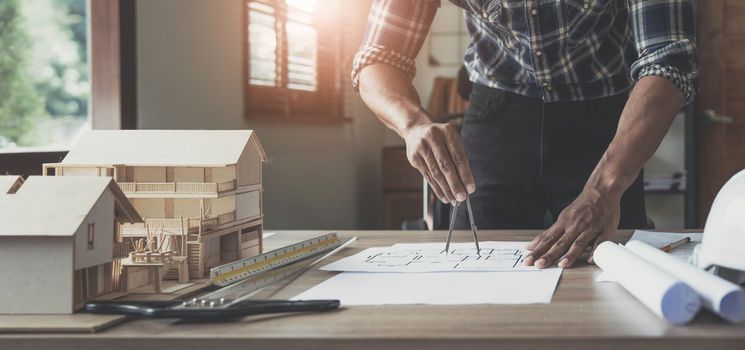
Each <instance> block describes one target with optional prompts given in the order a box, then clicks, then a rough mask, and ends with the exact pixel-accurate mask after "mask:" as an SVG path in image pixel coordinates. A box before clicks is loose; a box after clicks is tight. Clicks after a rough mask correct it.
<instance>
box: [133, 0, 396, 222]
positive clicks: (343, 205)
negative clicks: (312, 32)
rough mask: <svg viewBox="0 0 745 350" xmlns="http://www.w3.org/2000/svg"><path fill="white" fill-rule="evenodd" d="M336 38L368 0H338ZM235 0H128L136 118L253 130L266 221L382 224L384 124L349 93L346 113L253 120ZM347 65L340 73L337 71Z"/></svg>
mask: <svg viewBox="0 0 745 350" xmlns="http://www.w3.org/2000/svg"><path fill="white" fill-rule="evenodd" d="M342 3H343V4H344V5H343V6H344V7H345V8H344V9H343V13H344V14H345V18H346V19H348V20H349V22H350V23H353V25H352V26H351V27H347V28H345V29H344V31H345V38H344V41H345V42H344V45H343V46H344V47H345V50H346V51H347V52H352V51H354V50H355V49H356V48H357V46H358V44H359V41H360V39H361V37H362V32H363V30H364V24H365V22H366V16H367V11H368V8H369V0H365V1H360V0H355V1H342ZM241 4H242V1H240V0H221V1H207V0H145V1H139V2H138V4H137V42H138V44H137V45H138V46H137V55H138V61H137V64H138V99H139V101H138V102H139V106H138V108H139V110H138V113H139V115H138V118H139V120H138V126H139V127H140V128H143V129H254V130H256V131H257V133H258V136H259V139H260V140H261V142H262V143H263V145H264V147H265V148H266V151H267V153H268V155H269V159H270V161H269V163H268V164H266V165H265V167H264V212H265V219H266V220H265V228H266V230H272V229H352V228H376V227H380V226H382V218H381V217H382V189H381V188H382V186H381V179H380V173H381V171H380V158H381V156H380V154H381V148H382V146H383V144H384V140H386V139H391V137H390V136H386V134H387V133H390V132H389V131H387V130H386V129H385V128H384V127H383V126H382V124H381V123H380V122H378V121H377V119H376V118H375V117H374V116H373V115H372V113H371V112H369V110H367V108H365V107H364V105H362V103H361V101H360V100H359V98H358V97H357V96H355V95H354V94H348V96H349V97H350V99H349V101H348V102H347V105H346V110H347V111H348V117H350V118H351V121H350V122H346V123H341V124H331V125H321V124H296V123H295V124H293V123H286V122H258V121H255V120H250V119H246V118H245V117H244V113H243V86H242V83H241V82H242V67H241V64H242V52H241V50H242V45H241V40H242V39H243V33H242V30H243V29H242V24H241V10H242V5H241ZM347 76H348V73H347V72H345V73H344V78H345V79H346V77H347Z"/></svg>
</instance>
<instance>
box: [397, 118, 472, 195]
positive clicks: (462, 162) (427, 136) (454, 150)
mask: <svg viewBox="0 0 745 350" xmlns="http://www.w3.org/2000/svg"><path fill="white" fill-rule="evenodd" d="M402 136H403V138H404V140H405V141H406V155H407V157H408V158H409V162H410V163H411V165H413V166H414V167H415V168H416V169H417V170H419V172H421V173H422V175H423V176H424V178H425V179H427V182H429V185H430V186H431V187H432V190H433V191H434V192H435V194H436V195H437V197H439V198H440V200H441V201H442V202H444V203H449V202H455V201H458V202H463V201H464V200H466V195H467V194H469V193H473V192H474V191H475V190H476V183H475V181H474V179H473V175H472V174H471V166H470V165H469V164H468V158H467V157H466V153H465V151H464V150H463V143H462V142H461V139H460V135H459V134H458V131H457V130H456V128H455V127H454V126H453V125H450V124H447V123H431V122H429V123H423V124H420V125H416V126H412V127H411V128H409V129H407V130H406V131H405V132H403V133H402Z"/></svg>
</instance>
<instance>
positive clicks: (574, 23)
mask: <svg viewBox="0 0 745 350" xmlns="http://www.w3.org/2000/svg"><path fill="white" fill-rule="evenodd" d="M613 1H619V2H620V0H561V2H562V4H561V5H562V8H561V11H562V16H563V17H564V23H565V26H566V32H567V40H568V42H569V44H570V46H572V45H576V44H580V43H582V42H584V41H585V39H586V38H588V37H589V36H590V34H592V33H593V32H594V30H595V28H596V27H597V26H598V23H600V22H602V21H607V20H612V19H613V18H614V17H615V13H614V8H613V6H612V2H613Z"/></svg>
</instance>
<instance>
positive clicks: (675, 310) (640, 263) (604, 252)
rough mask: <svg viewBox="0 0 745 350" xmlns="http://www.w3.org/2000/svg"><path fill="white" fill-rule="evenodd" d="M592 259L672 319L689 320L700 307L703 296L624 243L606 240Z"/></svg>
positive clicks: (662, 314) (661, 314) (682, 321)
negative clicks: (624, 245)
mask: <svg viewBox="0 0 745 350" xmlns="http://www.w3.org/2000/svg"><path fill="white" fill-rule="evenodd" d="M593 259H594V260H595V264H597V265H598V266H599V267H600V268H602V269H603V270H604V271H607V272H608V273H610V274H611V275H613V277H615V278H616V280H618V283H619V284H620V285H621V286H622V287H624V288H625V289H626V290H627V291H628V292H629V293H631V295H633V296H634V297H635V298H636V299H638V300H639V301H640V302H641V303H642V304H643V305H644V306H646V307H647V308H649V309H650V310H652V311H653V312H654V313H655V314H657V315H658V316H660V317H662V318H664V319H665V320H667V321H668V322H670V323H673V324H685V323H688V322H689V321H690V320H691V319H693V317H694V316H695V315H696V313H697V312H698V311H699V309H700V308H701V297H700V296H699V295H698V294H696V292H695V291H694V290H693V289H691V287H689V286H688V285H687V284H685V283H684V282H683V281H681V280H679V279H677V278H674V277H673V276H672V275H670V274H669V273H667V272H665V271H662V270H661V269H659V268H658V267H656V266H654V265H652V264H650V263H649V262H647V261H646V260H644V259H642V258H641V257H639V256H638V255H636V254H634V253H632V252H631V251H629V250H628V249H626V248H624V247H623V246H620V245H618V244H616V243H613V242H603V243H601V244H600V245H599V246H598V247H597V249H596V250H595V253H593Z"/></svg>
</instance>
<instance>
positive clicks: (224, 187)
mask: <svg viewBox="0 0 745 350" xmlns="http://www.w3.org/2000/svg"><path fill="white" fill-rule="evenodd" d="M118 184H119V187H120V188H121V189H122V192H124V193H125V194H127V196H128V197H130V198H138V197H144V198H147V197H185V198H192V197H198V198H205V197H206V198H213V197H214V198H216V197H218V196H219V194H220V193H223V192H229V191H233V190H235V187H236V183H235V180H231V181H224V182H118Z"/></svg>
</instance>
